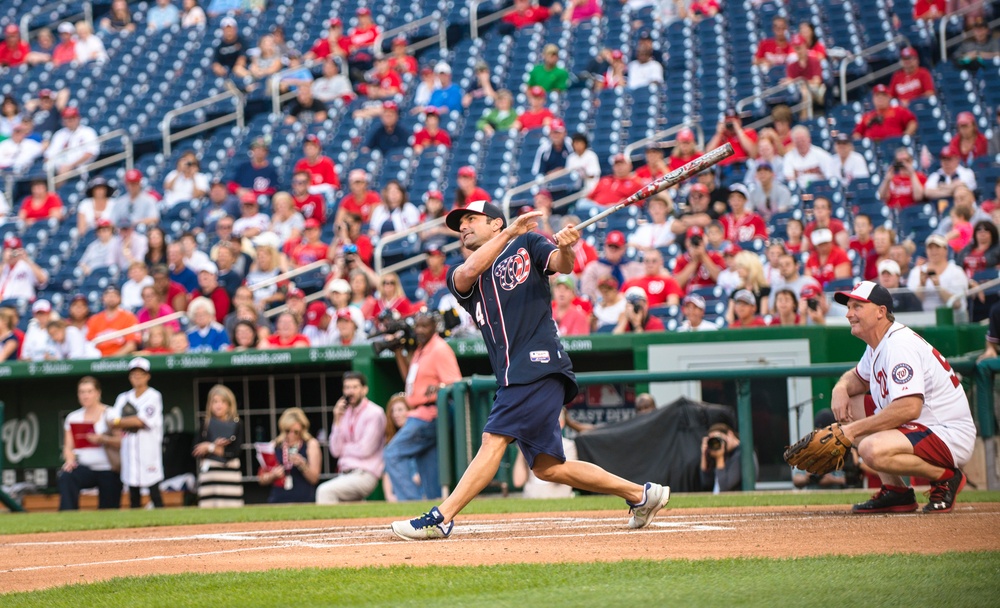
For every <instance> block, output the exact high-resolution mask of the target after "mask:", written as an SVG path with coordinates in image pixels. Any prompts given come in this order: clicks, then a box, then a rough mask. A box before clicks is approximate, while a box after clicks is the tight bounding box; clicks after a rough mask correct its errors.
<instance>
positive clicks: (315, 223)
mask: <svg viewBox="0 0 1000 608" xmlns="http://www.w3.org/2000/svg"><path fill="white" fill-rule="evenodd" d="M320 226H322V224H320V223H319V220H318V219H316V218H314V217H311V218H309V219H307V220H306V223H305V228H306V230H309V229H311V228H319V227H320Z"/></svg>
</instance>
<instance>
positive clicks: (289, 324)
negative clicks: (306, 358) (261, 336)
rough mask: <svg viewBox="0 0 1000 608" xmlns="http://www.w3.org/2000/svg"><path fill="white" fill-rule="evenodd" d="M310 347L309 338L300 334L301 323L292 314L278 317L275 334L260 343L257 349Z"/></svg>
mask: <svg viewBox="0 0 1000 608" xmlns="http://www.w3.org/2000/svg"><path fill="white" fill-rule="evenodd" d="M308 346H309V338H307V337H306V336H304V335H302V334H300V333H299V321H298V319H296V318H295V315H293V314H292V313H290V312H283V313H281V314H280V315H278V320H277V321H275V323H274V333H273V334H271V335H270V336H268V337H267V340H264V341H263V342H260V343H259V344H258V345H257V348H260V349H271V348H304V347H308Z"/></svg>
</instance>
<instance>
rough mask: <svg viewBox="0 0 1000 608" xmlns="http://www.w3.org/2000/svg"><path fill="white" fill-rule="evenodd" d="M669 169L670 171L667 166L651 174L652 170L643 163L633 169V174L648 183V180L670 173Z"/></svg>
mask: <svg viewBox="0 0 1000 608" xmlns="http://www.w3.org/2000/svg"><path fill="white" fill-rule="evenodd" d="M671 171H672V169H671V168H670V167H669V166H668V167H667V168H666V169H664V170H663V171H661V172H659V173H657V174H656V175H653V172H652V171H651V170H650V169H649V165H643V166H641V167H639V168H638V169H636V170H635V176H636V177H637V178H639V179H641V180H642V181H643V183H646V184H648V183H649V182H651V181H653V180H654V179H659V178H661V177H663V176H664V175H666V174H667V173H670V172H671Z"/></svg>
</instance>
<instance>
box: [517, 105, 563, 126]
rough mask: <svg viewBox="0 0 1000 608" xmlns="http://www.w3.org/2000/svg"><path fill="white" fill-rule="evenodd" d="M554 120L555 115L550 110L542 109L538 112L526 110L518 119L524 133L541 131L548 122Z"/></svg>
mask: <svg viewBox="0 0 1000 608" xmlns="http://www.w3.org/2000/svg"><path fill="white" fill-rule="evenodd" d="M553 118H555V115H553V114H552V112H551V111H550V110H549V109H548V108H542V109H541V110H537V111H533V110H526V111H524V112H522V113H521V115H520V116H518V117H517V119H518V120H519V121H520V122H521V130H522V131H530V130H531V129H541V128H542V127H544V126H545V121H546V120H552V119H553Z"/></svg>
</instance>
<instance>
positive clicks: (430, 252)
mask: <svg viewBox="0 0 1000 608" xmlns="http://www.w3.org/2000/svg"><path fill="white" fill-rule="evenodd" d="M444 260H445V257H444V251H441V248H440V247H438V246H437V245H436V244H431V245H429V246H428V247H427V268H424V269H423V270H422V271H421V272H420V277H419V278H418V279H417V290H418V295H419V297H420V298H422V299H424V300H430V299H431V298H432V297H434V295H435V294H436V293H438V292H439V291H441V290H442V289H444V290H447V288H448V265H447V264H445V263H444Z"/></svg>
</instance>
